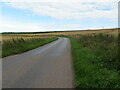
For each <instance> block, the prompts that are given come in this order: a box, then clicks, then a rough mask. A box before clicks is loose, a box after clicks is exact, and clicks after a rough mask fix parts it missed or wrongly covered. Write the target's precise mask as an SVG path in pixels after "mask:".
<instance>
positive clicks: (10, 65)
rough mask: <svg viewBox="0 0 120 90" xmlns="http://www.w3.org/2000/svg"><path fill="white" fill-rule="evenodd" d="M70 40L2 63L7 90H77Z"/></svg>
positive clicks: (6, 59)
mask: <svg viewBox="0 0 120 90" xmlns="http://www.w3.org/2000/svg"><path fill="white" fill-rule="evenodd" d="M70 47H71V46H70V40H69V39H67V38H62V37H60V38H59V39H58V40H57V41H54V42H52V43H50V44H47V45H44V46H42V47H39V48H37V49H34V50H31V51H28V52H25V53H22V54H18V55H13V56H8V57H6V58H3V60H2V64H3V66H2V68H3V69H2V70H3V73H2V75H3V82H2V86H3V88H74V82H73V81H74V75H73V67H72V60H71V48H70Z"/></svg>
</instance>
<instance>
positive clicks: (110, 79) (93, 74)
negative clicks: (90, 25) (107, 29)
mask: <svg viewBox="0 0 120 90" xmlns="http://www.w3.org/2000/svg"><path fill="white" fill-rule="evenodd" d="M71 43H72V54H73V62H74V69H75V77H76V88H120V61H119V57H118V39H117V38H116V37H113V36H108V35H103V34H99V35H94V36H92V35H82V36H79V37H77V38H75V37H74V38H71Z"/></svg>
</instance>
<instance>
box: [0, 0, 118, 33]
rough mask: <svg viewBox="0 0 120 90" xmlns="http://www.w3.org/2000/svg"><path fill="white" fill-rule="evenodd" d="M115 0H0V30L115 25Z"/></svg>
mask: <svg viewBox="0 0 120 90" xmlns="http://www.w3.org/2000/svg"><path fill="white" fill-rule="evenodd" d="M118 1H119V0H20V1H18V0H0V32H44V31H66V30H88V29H100V28H116V27H118Z"/></svg>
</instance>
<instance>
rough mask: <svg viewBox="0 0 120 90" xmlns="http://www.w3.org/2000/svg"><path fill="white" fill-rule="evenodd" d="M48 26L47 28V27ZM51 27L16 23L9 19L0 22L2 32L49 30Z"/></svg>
mask: <svg viewBox="0 0 120 90" xmlns="http://www.w3.org/2000/svg"><path fill="white" fill-rule="evenodd" d="M45 27H46V28H45ZM48 28H49V29H50V27H47V26H45V25H40V24H33V23H18V22H17V23H16V22H9V21H5V20H4V21H2V22H0V32H35V31H49V29H48Z"/></svg>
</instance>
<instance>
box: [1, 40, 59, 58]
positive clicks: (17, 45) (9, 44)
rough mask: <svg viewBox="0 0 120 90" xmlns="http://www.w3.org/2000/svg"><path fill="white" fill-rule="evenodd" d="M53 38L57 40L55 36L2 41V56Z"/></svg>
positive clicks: (33, 47) (38, 45) (30, 47)
mask: <svg viewBox="0 0 120 90" xmlns="http://www.w3.org/2000/svg"><path fill="white" fill-rule="evenodd" d="M54 40H57V38H49V39H44V38H32V39H29V40H24V39H23V38H20V39H12V40H10V41H6V42H3V45H2V57H6V56H10V55H13V54H18V53H22V52H25V51H29V50H32V49H35V48H37V47H40V46H42V45H45V44H47V43H50V42H52V41H54Z"/></svg>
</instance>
